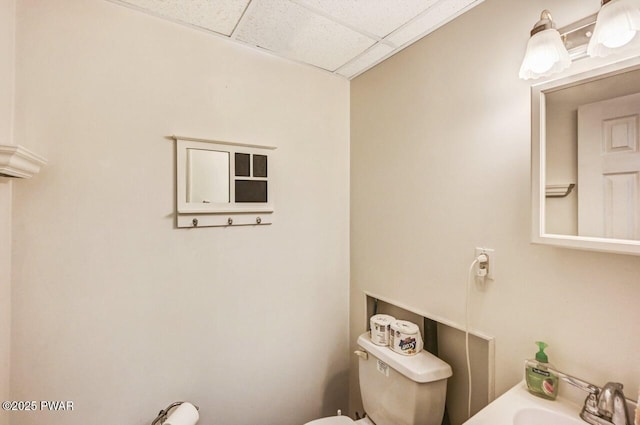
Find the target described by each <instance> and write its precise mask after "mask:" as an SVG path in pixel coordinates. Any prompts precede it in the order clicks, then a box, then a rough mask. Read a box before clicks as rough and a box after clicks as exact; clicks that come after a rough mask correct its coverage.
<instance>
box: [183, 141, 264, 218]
mask: <svg viewBox="0 0 640 425" xmlns="http://www.w3.org/2000/svg"><path fill="white" fill-rule="evenodd" d="M172 138H173V139H174V140H175V141H176V204H177V208H176V209H177V225H178V227H205V226H231V225H258V224H260V225H261V224H271V223H272V222H273V205H274V203H273V163H272V159H273V156H272V155H271V152H272V151H273V150H274V149H275V147H273V146H261V145H249V144H243V143H233V142H222V141H215V140H206V139H196V138H190V137H181V136H173V137H172Z"/></svg>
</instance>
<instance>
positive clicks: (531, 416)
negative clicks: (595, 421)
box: [513, 407, 586, 425]
mask: <svg viewBox="0 0 640 425" xmlns="http://www.w3.org/2000/svg"><path fill="white" fill-rule="evenodd" d="M585 423H586V422H584V421H583V420H582V419H580V418H579V417H576V418H574V417H571V416H567V415H565V414H561V413H558V412H555V411H553V410H546V409H539V408H532V407H527V408H524V409H520V410H518V411H517V412H516V414H515V416H514V417H513V425H584V424H585Z"/></svg>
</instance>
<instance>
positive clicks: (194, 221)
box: [191, 218, 198, 227]
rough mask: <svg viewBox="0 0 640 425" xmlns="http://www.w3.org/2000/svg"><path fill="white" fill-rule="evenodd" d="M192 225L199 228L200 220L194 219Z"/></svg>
mask: <svg viewBox="0 0 640 425" xmlns="http://www.w3.org/2000/svg"><path fill="white" fill-rule="evenodd" d="M191 223H193V227H198V219H197V218H194V219H193V220H191Z"/></svg>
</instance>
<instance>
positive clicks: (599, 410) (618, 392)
mask: <svg viewBox="0 0 640 425" xmlns="http://www.w3.org/2000/svg"><path fill="white" fill-rule="evenodd" d="M593 397H594V394H589V395H588V396H587V399H586V400H585V402H584V407H583V409H582V413H580V417H581V418H582V419H584V420H585V421H587V422H589V423H590V424H595V425H600V424H613V425H631V421H629V414H628V412H627V402H626V399H625V398H624V393H623V392H622V384H620V383H618V382H608V383H607V385H605V386H604V387H603V388H602V390H600V391H599V392H598V393H597V394H595V403H594V400H593ZM603 420H604V422H603Z"/></svg>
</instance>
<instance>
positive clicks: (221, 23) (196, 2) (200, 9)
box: [118, 0, 249, 36]
mask: <svg viewBox="0 0 640 425" xmlns="http://www.w3.org/2000/svg"><path fill="white" fill-rule="evenodd" d="M118 1H119V2H120V3H125V4H129V5H132V6H136V7H138V8H140V9H144V10H146V11H149V12H152V13H154V14H156V15H160V16H164V17H167V18H171V19H175V20H177V21H181V22H185V23H188V24H190V25H195V26H197V27H201V28H206V29H208V30H211V31H214V32H217V33H220V34H224V35H227V36H229V35H231V33H232V32H233V29H234V28H235V27H236V24H237V23H238V20H240V17H241V16H242V13H243V12H244V10H245V9H246V7H247V4H248V3H249V0H215V1H211V0H188V1H185V0H118Z"/></svg>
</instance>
